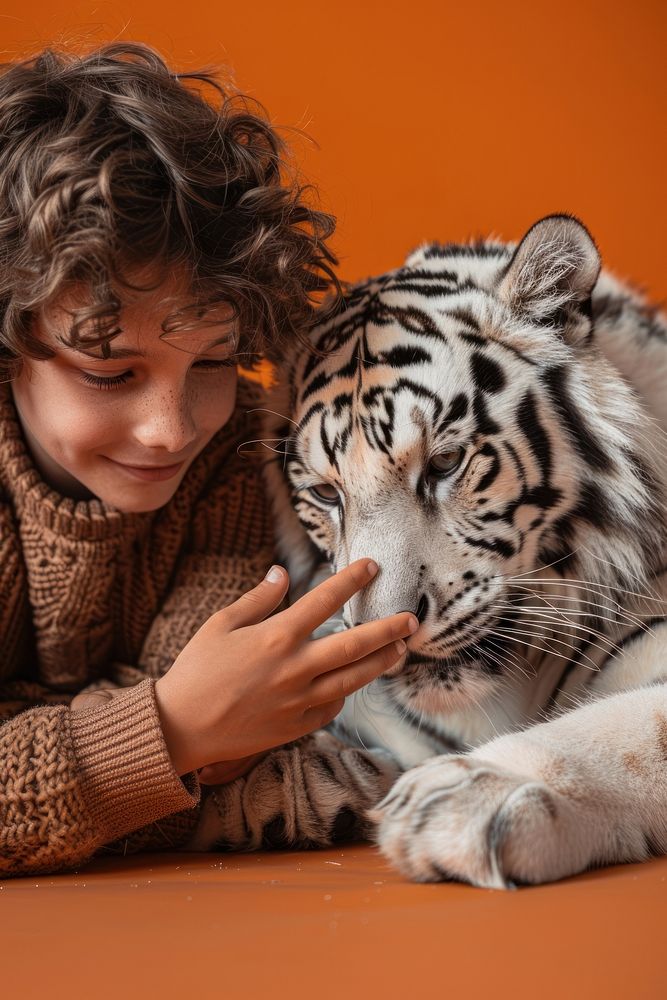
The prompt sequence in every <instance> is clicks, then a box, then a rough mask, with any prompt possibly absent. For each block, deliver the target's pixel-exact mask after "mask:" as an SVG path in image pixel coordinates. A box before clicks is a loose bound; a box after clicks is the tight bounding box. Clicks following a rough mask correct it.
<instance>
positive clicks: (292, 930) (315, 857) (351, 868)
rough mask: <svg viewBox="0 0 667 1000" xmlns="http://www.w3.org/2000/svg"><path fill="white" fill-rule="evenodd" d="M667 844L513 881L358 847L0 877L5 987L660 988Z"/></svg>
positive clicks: (12, 992)
mask: <svg viewBox="0 0 667 1000" xmlns="http://www.w3.org/2000/svg"><path fill="white" fill-rule="evenodd" d="M666 912H667V858H662V859H659V860H655V861H651V862H648V863H646V864H643V865H627V866H621V867H618V868H607V869H604V870H600V871H594V872H589V873H586V874H584V875H581V876H579V877H577V878H573V879H569V880H566V881H564V882H560V883H558V884H554V885H548V886H541V887H536V888H524V889H518V890H515V891H509V892H499V891H495V890H486V889H474V888H471V887H470V886H466V885H458V884H445V885H413V884H411V883H409V882H406V881H405V880H404V879H403V878H402V877H401V876H400V875H399V874H397V873H396V872H395V871H392V870H391V869H390V867H389V866H388V865H387V864H386V863H385V861H384V860H383V859H382V858H381V856H380V855H379V854H378V853H377V851H376V850H375V848H373V847H370V846H367V845H359V846H352V847H346V848H344V849H336V850H329V851H319V852H308V853H282V852H277V853H262V854H250V855H229V854H227V855H221V854H168V855H165V854H151V855H141V856H133V857H127V858H120V857H113V858H106V859H104V860H98V861H95V862H93V863H91V864H89V865H87V866H85V867H82V868H81V870H80V871H79V872H78V873H76V874H67V875H53V876H46V877H40V876H38V877H31V878H20V879H10V880H5V881H1V882H0V919H1V935H0V960H1V967H0V976H1V979H0V995H1V996H2V997H7V998H9V997H12V998H14V997H16V998H19V997H20V998H29V1000H31V998H33V997H44V998H49V1000H50V998H54V1000H60V998H61V997H62V998H64V997H67V998H69V1000H79V998H85V1000H107V998H120V1000H133V998H134V997H142V998H144V997H145V998H149V1000H152V998H153V997H156V998H157V997H160V998H172V997H174V998H176V997H178V998H181V997H183V998H187V1000H190V998H192V1000H209V998H224V1000H237V998H238V1000H252V998H264V997H266V998H269V997H270V998H271V1000H283V998H285V1000H306V998H308V1000H330V998H336V1000H356V998H361V997H363V998H365V1000H366V998H367V1000H376V998H383V1000H384V998H391V1000H393V998H399V997H400V998H405V1000H417V998H421V997H429V998H430V997H443V998H450V997H452V998H456V1000H476V998H478V997H479V998H481V997H487V996H488V997H493V998H494V1000H503V998H505V997H507V998H510V997H511V998H515V1000H523V998H533V997H534V998H547V1000H550V998H556V997H558V998H561V997H563V998H568V1000H570V998H587V1000H589V998H591V1000H597V998H604V1000H616V998H623V1000H626V998H627V1000H649V998H650V1000H658V998H665V997H667V960H666V958H665V938H666V921H665V914H666Z"/></svg>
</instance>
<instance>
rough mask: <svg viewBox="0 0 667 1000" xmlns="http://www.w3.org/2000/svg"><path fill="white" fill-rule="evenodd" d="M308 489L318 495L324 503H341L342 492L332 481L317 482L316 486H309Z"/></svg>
mask: <svg viewBox="0 0 667 1000" xmlns="http://www.w3.org/2000/svg"><path fill="white" fill-rule="evenodd" d="M308 489H309V490H310V492H311V493H313V494H314V495H315V496H316V497H317V499H318V500H322V501H323V502H324V503H328V504H337V503H340V494H339V492H338V490H337V489H336V487H335V486H332V485H331V483H316V485H315V486H309V487H308Z"/></svg>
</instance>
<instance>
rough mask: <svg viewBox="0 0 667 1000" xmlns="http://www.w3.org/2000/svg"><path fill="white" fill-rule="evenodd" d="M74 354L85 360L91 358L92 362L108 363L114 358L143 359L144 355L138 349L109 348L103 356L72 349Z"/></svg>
mask: <svg viewBox="0 0 667 1000" xmlns="http://www.w3.org/2000/svg"><path fill="white" fill-rule="evenodd" d="M74 353H75V354H83V356H84V357H85V358H92V359H93V360H94V361H110V360H113V359H114V358H145V357H146V355H145V353H144V352H143V351H140V350H139V348H138V347H133V348H129V347H110V348H109V349H108V350H106V351H105V352H104V355H103V356H100V355H99V354H93V353H92V352H91V351H84V350H82V349H81V348H74Z"/></svg>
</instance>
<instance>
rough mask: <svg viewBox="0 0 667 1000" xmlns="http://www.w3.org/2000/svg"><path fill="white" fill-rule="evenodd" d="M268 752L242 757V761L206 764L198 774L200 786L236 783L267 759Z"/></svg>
mask: <svg viewBox="0 0 667 1000" xmlns="http://www.w3.org/2000/svg"><path fill="white" fill-rule="evenodd" d="M266 754H267V751H263V752H262V753H255V754H252V755H251V756H250V757H242V758H241V759H240V760H221V761H218V762H217V763H215V764H206V766H205V767H201V768H200V769H199V770H198V772H197V777H198V778H199V783H200V785H226V784H229V782H230V781H236V779H237V778H241V777H242V776H243V775H244V774H247V773H248V771H252V769H253V767H254V766H255V764H259V762H260V760H263V759H264V757H266Z"/></svg>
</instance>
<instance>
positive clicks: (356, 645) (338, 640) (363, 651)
mask: <svg viewBox="0 0 667 1000" xmlns="http://www.w3.org/2000/svg"><path fill="white" fill-rule="evenodd" d="M418 628H419V622H418V621H417V618H416V617H415V616H414V615H413V614H411V613H410V612H409V611H401V612H400V613H399V614H397V615H391V616H390V617H389V618H379V619H378V620H377V621H373V622H365V623H364V624H363V625H355V627H354V628H351V629H347V630H346V631H344V632H335V633H334V634H333V635H328V636H324V637H323V638H322V639H314V640H313V641H312V642H310V643H309V644H308V646H307V647H306V652H305V654H302V655H303V656H304V665H305V666H306V669H307V670H308V671H309V672H310V676H311V677H313V678H315V677H317V676H319V675H320V674H324V673H327V672H328V671H330V670H337V669H338V668H339V667H344V666H346V665H347V664H348V663H354V662H355V661H356V660H361V659H363V657H365V656H369V655H370V654H371V653H374V652H375V651H376V650H378V649H381V648H382V647H383V646H387V645H388V644H389V643H390V642H392V641H393V640H394V639H405V638H406V637H407V636H410V635H413V634H414V633H415V632H416V631H417V629H418Z"/></svg>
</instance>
